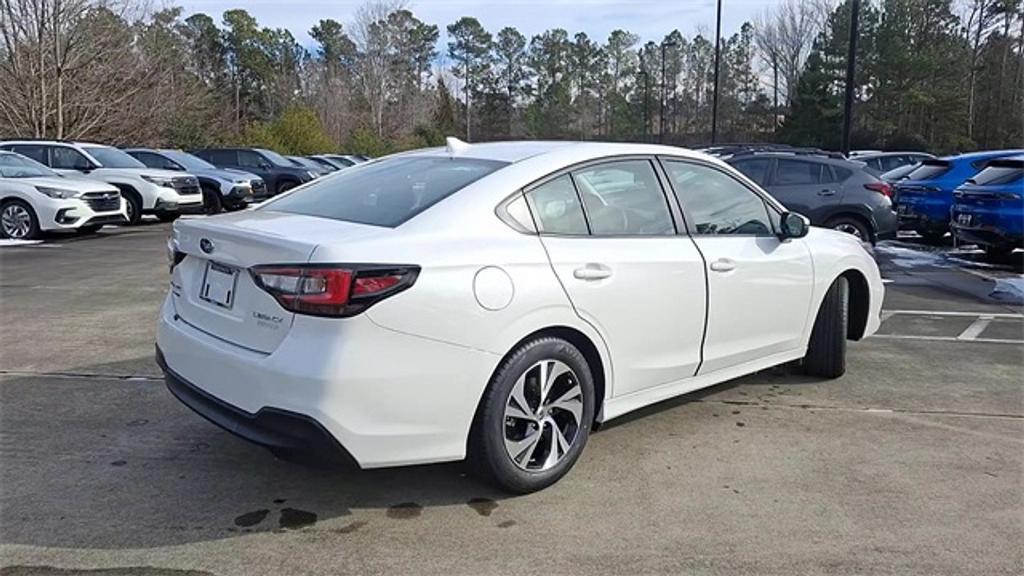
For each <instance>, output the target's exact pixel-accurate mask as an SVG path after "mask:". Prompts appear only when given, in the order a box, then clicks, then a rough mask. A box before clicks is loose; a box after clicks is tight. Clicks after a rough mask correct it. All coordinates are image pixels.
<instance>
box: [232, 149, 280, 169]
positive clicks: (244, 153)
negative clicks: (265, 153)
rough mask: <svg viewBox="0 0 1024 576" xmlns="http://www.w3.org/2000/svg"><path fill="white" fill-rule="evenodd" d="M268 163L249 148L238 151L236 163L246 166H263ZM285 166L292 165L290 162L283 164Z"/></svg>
mask: <svg viewBox="0 0 1024 576" xmlns="http://www.w3.org/2000/svg"><path fill="white" fill-rule="evenodd" d="M267 164H269V162H267V161H266V160H264V159H263V157H262V156H260V155H259V154H257V153H255V152H251V151H249V150H239V151H238V165H239V166H244V167H246V168H263V167H264V166H266V165H267ZM285 165H286V166H292V163H291V162H288V163H287V164H285Z"/></svg>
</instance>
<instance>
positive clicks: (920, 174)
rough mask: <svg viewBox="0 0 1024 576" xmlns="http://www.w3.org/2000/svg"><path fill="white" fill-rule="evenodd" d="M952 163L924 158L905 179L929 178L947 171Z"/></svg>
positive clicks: (936, 176)
mask: <svg viewBox="0 0 1024 576" xmlns="http://www.w3.org/2000/svg"><path fill="white" fill-rule="evenodd" d="M951 166H952V164H950V163H949V162H947V161H945V160H925V161H924V162H922V163H921V165H920V166H918V167H917V168H914V169H913V170H911V171H910V174H907V178H906V179H907V180H931V179H933V178H938V177H939V176H942V175H943V174H945V173H946V172H948V171H949V169H950V167H951Z"/></svg>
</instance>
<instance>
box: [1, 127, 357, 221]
mask: <svg viewBox="0 0 1024 576" xmlns="http://www.w3.org/2000/svg"><path fill="white" fill-rule="evenodd" d="M0 153H2V154H3V156H2V157H0V236H2V237H4V238H13V239H30V238H34V237H36V236H37V235H38V234H39V233H40V232H44V231H56V230H69V231H79V232H94V231H96V230H98V229H99V228H101V227H103V226H105V225H109V224H136V223H138V222H139V221H140V220H141V219H142V216H143V215H147V214H151V215H154V216H156V217H157V218H159V219H160V220H163V221H165V222H169V221H172V220H174V219H176V218H178V216H180V215H181V214H186V213H207V214H215V213H218V212H221V211H223V210H240V209H242V208H245V207H246V206H248V205H249V204H250V203H252V202H259V201H262V200H265V199H266V198H269V197H271V196H274V195H276V194H280V193H282V192H284V191H286V190H289V189H291V188H294V187H295V186H298V185H300V184H304V183H306V182H309V181H311V180H314V179H316V178H319V177H320V176H323V175H325V174H328V173H330V172H332V171H336V170H340V169H343V168H345V167H348V166H352V165H355V164H357V163H359V162H365V161H366V160H367V158H365V157H362V156H355V155H350V156H343V155H332V154H328V155H321V156H317V157H309V158H304V157H293V158H288V157H285V156H282V155H280V154H278V153H276V152H274V151H272V150H266V149H262V148H216V149H214V148H211V149H203V150H197V151H195V152H192V153H189V152H185V151H182V150H170V149H153V148H126V149H124V150H121V149H118V148H115V147H113V146H106V145H102V144H93V143H87V142H71V141H65V140H28V139H25V140H7V141H3V142H0ZM318 159H319V160H318ZM328 166H330V167H328ZM83 182H87V183H88V184H84V183H83ZM101 196H102V198H103V200H104V202H102V203H101V202H98V201H97V198H100V197H101Z"/></svg>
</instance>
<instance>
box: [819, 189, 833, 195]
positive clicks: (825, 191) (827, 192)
mask: <svg viewBox="0 0 1024 576" xmlns="http://www.w3.org/2000/svg"><path fill="white" fill-rule="evenodd" d="M835 195H836V191H835V190H832V189H831V188H825V189H824V190H818V196H835Z"/></svg>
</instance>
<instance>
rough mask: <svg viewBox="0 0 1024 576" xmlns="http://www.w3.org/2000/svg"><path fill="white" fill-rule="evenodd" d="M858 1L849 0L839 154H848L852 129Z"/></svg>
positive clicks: (858, 13)
mask: <svg viewBox="0 0 1024 576" xmlns="http://www.w3.org/2000/svg"><path fill="white" fill-rule="evenodd" d="M859 15H860V0H850V49H849V53H848V54H847V55H846V99H845V100H844V102H843V142H842V144H841V146H840V152H842V153H843V154H844V155H849V153H850V132H851V130H852V129H853V89H854V86H853V84H854V82H855V81H856V79H855V77H854V76H855V72H856V70H857V20H858V16H859Z"/></svg>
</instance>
